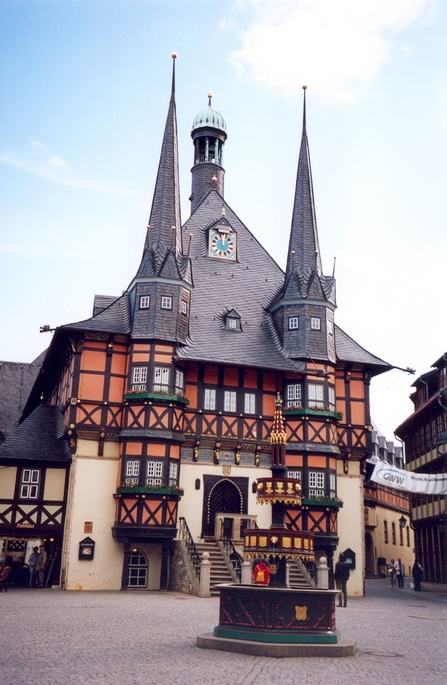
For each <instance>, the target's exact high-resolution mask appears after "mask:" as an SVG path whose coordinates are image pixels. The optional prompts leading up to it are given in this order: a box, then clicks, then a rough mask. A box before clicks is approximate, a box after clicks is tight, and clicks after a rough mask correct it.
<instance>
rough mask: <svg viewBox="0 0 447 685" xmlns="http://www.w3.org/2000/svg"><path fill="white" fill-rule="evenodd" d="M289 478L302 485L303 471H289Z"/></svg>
mask: <svg viewBox="0 0 447 685" xmlns="http://www.w3.org/2000/svg"><path fill="white" fill-rule="evenodd" d="M287 478H294V479H295V480H299V481H300V483H301V471H287Z"/></svg>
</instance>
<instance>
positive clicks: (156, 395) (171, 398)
mask: <svg viewBox="0 0 447 685" xmlns="http://www.w3.org/2000/svg"><path fill="white" fill-rule="evenodd" d="M124 399H125V400H159V401H161V402H180V403H181V404H189V399H188V398H187V397H182V396H181V395H171V394H169V393H163V392H126V393H125V394H124Z"/></svg>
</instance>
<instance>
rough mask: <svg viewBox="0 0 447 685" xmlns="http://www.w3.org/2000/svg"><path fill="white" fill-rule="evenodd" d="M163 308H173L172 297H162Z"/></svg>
mask: <svg viewBox="0 0 447 685" xmlns="http://www.w3.org/2000/svg"><path fill="white" fill-rule="evenodd" d="M161 308H162V309H172V297H162V298H161Z"/></svg>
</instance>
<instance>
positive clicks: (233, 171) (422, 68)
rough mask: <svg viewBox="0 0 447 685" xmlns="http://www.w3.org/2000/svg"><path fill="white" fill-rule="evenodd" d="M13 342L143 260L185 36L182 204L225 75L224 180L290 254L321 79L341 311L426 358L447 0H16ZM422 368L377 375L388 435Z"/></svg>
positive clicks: (327, 228) (8, 345)
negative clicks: (206, 117)
mask: <svg viewBox="0 0 447 685" xmlns="http://www.w3.org/2000/svg"><path fill="white" fill-rule="evenodd" d="M0 46H1V47H0V70H1V71H0V121H1V124H2V125H1V129H0V286H1V292H2V293H3V298H2V302H3V307H2V324H3V325H2V326H1V328H0V359H3V360H8V361H18V362H29V361H31V360H32V359H34V358H35V357H36V356H37V355H38V354H39V353H40V352H41V351H42V350H43V349H44V347H46V346H47V345H48V343H49V335H51V334H40V333H39V327H40V326H42V325H44V324H50V325H51V326H52V327H55V326H57V325H61V324H65V323H69V322H70V321H77V320H81V319H84V318H87V317H88V316H90V314H91V311H92V302H93V296H94V294H95V293H98V294H109V295H119V294H120V293H121V292H122V290H124V289H125V288H126V287H127V285H128V284H129V282H130V280H131V279H132V276H133V275H134V273H135V271H136V269H137V266H138V264H139V260H140V256H141V251H142V248H143V242H144V237H145V227H146V224H147V219H148V214H149V210H150V204H151V200H152V193H153V188H154V180H155V174H156V171H157V165H158V158H159V153H160V146H161V137H162V133H163V128H164V123H165V118H166V113H167V107H168V100H169V91H170V74H171V58H170V55H171V52H173V51H175V52H177V53H178V55H179V56H178V59H177V63H176V68H177V88H176V90H177V116H178V128H179V140H180V150H179V152H180V170H181V192H182V218H183V221H185V220H186V219H187V217H188V216H189V203H188V197H189V194H190V167H191V164H192V144H191V139H190V130H191V124H192V121H193V119H194V117H195V115H196V114H197V113H198V112H199V111H201V110H202V109H203V108H204V107H205V106H206V104H207V98H206V94H207V92H208V91H209V90H211V91H213V93H214V98H213V107H214V108H215V109H217V110H218V111H219V112H220V113H221V114H222V115H223V116H224V118H225V120H226V122H227V128H228V140H227V143H226V147H225V156H224V166H225V169H226V180H225V198H226V200H227V201H228V202H229V204H230V205H231V206H232V207H233V209H234V210H235V211H236V212H237V214H238V215H239V216H240V218H241V219H242V220H243V221H244V223H245V224H246V225H247V226H248V227H249V228H250V230H252V231H253V233H254V234H255V235H256V236H257V237H258V239H259V240H260V242H261V243H262V244H263V245H264V246H265V247H266V249H267V250H268V251H269V252H270V253H271V254H272V256H273V257H274V258H275V259H276V261H277V262H278V263H279V264H280V266H282V267H284V265H285V260H286V250H287V244H288V235H289V229H290V219H291V212H292V202H293V190H294V184H295V176H296V165H297V158H298V150H299V143H300V136H301V118H302V89H301V86H302V85H303V84H306V85H307V86H308V90H307V102H308V108H307V124H308V135H309V144H310V153H311V160H312V169H313V178H314V190H315V201H316V211H317V220H318V229H319V236H320V248H321V253H322V259H323V267H324V271H325V273H327V274H328V273H331V272H332V268H333V259H334V256H336V257H337V261H336V271H335V275H336V278H337V300H338V310H337V312H336V321H337V323H338V325H339V326H340V327H341V328H343V329H344V330H345V331H346V332H347V333H348V334H349V335H351V336H352V337H353V338H354V339H355V340H356V341H357V342H358V343H359V344H361V345H363V346H364V347H365V348H366V349H368V350H369V351H371V352H373V353H374V354H376V355H377V356H379V357H381V358H383V359H385V360H386V361H388V362H390V363H392V364H395V365H397V366H401V367H407V366H410V367H413V368H414V369H416V372H417V374H421V373H423V372H425V371H427V370H429V368H430V365H431V364H432V363H433V362H434V361H435V360H436V359H438V358H439V357H440V356H441V355H442V353H443V352H445V351H446V350H447V336H446V332H447V331H446V329H447V323H446V322H447V317H446V316H445V275H444V274H445V268H446V266H445V265H446V256H447V249H446V248H447V226H446V223H447V78H446V76H447V7H446V3H445V2H442V1H441V0H386V1H385V0H374V2H370V0H277V1H275V2H273V0H234V1H233V0H227V2H215V1H214V0H88V1H84V0H64V1H61V0H54V1H50V0H9V1H8V0H0ZM413 380H414V377H411V376H408V375H407V374H405V373H403V372H401V371H396V370H395V371H391V372H389V373H387V374H385V375H384V376H382V377H380V378H378V379H375V380H374V381H373V384H372V414H373V417H374V419H375V421H376V423H377V424H378V426H379V428H380V429H381V430H382V432H384V433H385V434H386V435H387V436H388V437H389V438H391V437H392V433H393V430H394V429H395V428H396V426H397V425H398V424H399V423H400V422H401V421H402V420H403V419H404V418H405V417H406V416H407V415H408V414H409V413H410V411H411V408H412V405H411V402H409V400H408V395H409V393H410V390H411V389H410V386H411V383H412V382H413Z"/></svg>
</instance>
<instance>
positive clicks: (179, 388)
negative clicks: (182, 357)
mask: <svg viewBox="0 0 447 685" xmlns="http://www.w3.org/2000/svg"><path fill="white" fill-rule="evenodd" d="M184 389H185V374H184V373H183V371H180V369H176V370H175V394H176V395H181V394H182V393H183V391H184Z"/></svg>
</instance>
